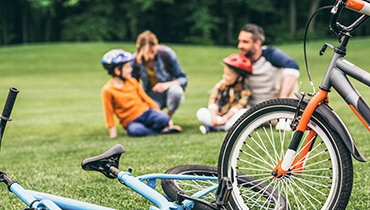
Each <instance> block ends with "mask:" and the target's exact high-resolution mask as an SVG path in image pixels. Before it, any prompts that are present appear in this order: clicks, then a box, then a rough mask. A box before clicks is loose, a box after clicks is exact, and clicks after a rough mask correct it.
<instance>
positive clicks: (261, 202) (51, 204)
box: [0, 88, 285, 210]
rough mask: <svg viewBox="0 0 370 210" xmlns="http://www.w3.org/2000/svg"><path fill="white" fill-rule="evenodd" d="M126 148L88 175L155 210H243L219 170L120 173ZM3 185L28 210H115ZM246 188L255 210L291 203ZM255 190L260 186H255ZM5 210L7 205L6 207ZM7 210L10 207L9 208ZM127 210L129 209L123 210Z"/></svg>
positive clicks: (0, 125)
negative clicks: (126, 190) (232, 198)
mask: <svg viewBox="0 0 370 210" xmlns="http://www.w3.org/2000/svg"><path fill="white" fill-rule="evenodd" d="M17 94H18V90H17V89H15V88H11V89H10V91H9V94H8V97H7V100H6V103H5V105H4V109H3V112H2V115H0V118H1V120H0V145H1V140H2V136H3V133H4V129H5V126H6V124H7V122H8V121H9V120H11V118H10V113H11V111H12V108H13V105H14V102H15V99H16V96H17ZM124 152H125V148H124V147H123V146H121V145H119V144H117V145H115V146H113V147H112V148H110V149H109V150H107V151H106V152H104V153H103V154H101V155H98V156H95V157H91V158H87V159H85V160H84V161H83V162H82V163H81V166H82V168H83V169H84V170H89V171H91V170H92V171H98V172H101V173H103V174H104V175H105V176H106V177H108V178H111V179H118V181H119V182H120V183H121V184H124V185H125V186H127V187H129V188H130V189H132V190H133V191H135V192H137V193H138V194H140V195H142V196H143V197H144V198H146V199H147V200H149V201H151V202H152V203H153V204H154V205H155V206H152V207H150V209H151V210H155V209H160V210H192V209H198V210H212V209H226V208H229V209H241V208H240V206H238V205H225V204H226V203H227V202H228V198H229V195H230V192H231V191H232V190H233V189H232V186H231V180H229V179H227V178H222V179H220V180H219V179H218V173H217V168H216V167H209V166H199V165H184V166H178V167H174V168H172V169H169V170H168V171H166V173H164V174H146V175H142V176H139V177H134V176H132V174H131V172H132V170H131V169H128V171H121V170H119V169H118V166H119V160H120V157H121V155H122V154H123V153H124ZM158 179H161V180H162V181H161V185H162V188H163V191H164V192H165V193H166V195H167V196H165V195H162V194H161V193H159V192H158V191H156V190H155V187H156V186H157V180H158ZM0 182H3V183H5V184H6V185H7V186H8V189H9V191H11V192H12V193H14V194H15V195H16V196H17V197H18V198H19V199H20V200H21V201H23V202H24V203H25V204H26V205H27V206H28V207H27V208H25V210H48V209H49V210H59V209H73V210H79V209H84V210H93V209H99V210H108V209H109V210H111V209H112V208H108V207H104V206H99V205H95V204H91V203H87V202H82V201H78V200H74V199H69V198H65V197H60V196H56V195H52V194H48V193H43V192H37V191H33V190H27V189H24V188H23V187H22V186H21V185H20V184H19V183H18V182H17V181H15V180H11V179H10V178H9V177H8V176H7V175H6V174H5V173H4V172H1V171H0ZM237 183H238V184H239V185H240V186H243V187H241V189H242V188H245V189H248V190H249V192H251V193H250V194H249V196H250V197H249V201H250V204H249V205H250V207H251V209H275V210H278V209H282V208H285V200H284V199H283V198H282V197H281V196H280V195H279V193H278V191H276V190H274V189H273V188H271V187H269V186H267V185H265V184H264V183H259V182H258V181H257V180H255V179H254V178H252V177H247V176H243V177H241V178H238V179H237ZM251 184H255V185H256V186H251ZM0 208H1V204H0ZM4 208H6V206H4ZM123 208H124V207H123Z"/></svg>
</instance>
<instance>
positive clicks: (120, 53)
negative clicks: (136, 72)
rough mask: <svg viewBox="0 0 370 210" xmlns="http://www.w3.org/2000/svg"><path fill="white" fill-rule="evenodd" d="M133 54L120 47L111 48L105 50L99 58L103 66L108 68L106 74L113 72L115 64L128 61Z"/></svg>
mask: <svg viewBox="0 0 370 210" xmlns="http://www.w3.org/2000/svg"><path fill="white" fill-rule="evenodd" d="M133 59H134V56H133V55H132V54H131V53H129V52H126V51H124V50H122V49H113V50H110V51H108V52H106V53H105V54H104V55H103V58H102V59H101V63H102V64H103V67H104V68H105V69H106V70H108V74H113V70H114V68H115V67H116V66H117V65H120V64H124V63H127V62H130V61H132V60H133Z"/></svg>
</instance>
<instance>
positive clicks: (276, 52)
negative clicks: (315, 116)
mask: <svg viewBox="0 0 370 210" xmlns="http://www.w3.org/2000/svg"><path fill="white" fill-rule="evenodd" d="M266 52H267V53H266V55H265V56H266V58H267V59H268V60H270V61H271V64H272V65H274V66H276V67H278V68H282V69H283V78H282V81H281V87H280V92H279V95H278V97H279V98H287V97H289V96H290V95H291V94H292V92H293V90H294V87H295V85H296V83H297V80H298V78H299V75H300V72H299V66H298V64H297V62H296V61H295V60H294V59H292V58H291V57H289V56H288V55H286V54H285V53H284V52H283V51H282V50H280V49H277V48H271V47H270V48H268V50H267V51H266Z"/></svg>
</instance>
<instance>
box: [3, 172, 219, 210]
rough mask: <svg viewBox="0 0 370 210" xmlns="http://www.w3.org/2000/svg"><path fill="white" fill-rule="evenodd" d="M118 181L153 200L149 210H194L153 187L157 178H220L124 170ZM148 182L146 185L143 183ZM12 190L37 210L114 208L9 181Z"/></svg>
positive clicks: (187, 202)
mask: <svg viewBox="0 0 370 210" xmlns="http://www.w3.org/2000/svg"><path fill="white" fill-rule="evenodd" d="M117 178H118V180H119V181H120V182H121V183H124V184H125V185H126V186H127V187H129V188H130V189H132V190H133V191H135V192H137V193H138V194H140V195H141V196H143V197H144V198H146V199H148V200H149V201H151V202H152V203H153V204H154V205H155V206H156V207H155V206H151V207H150V210H191V209H192V208H193V206H194V202H193V201H191V200H185V201H184V202H182V203H181V204H176V203H175V202H173V201H169V200H168V199H167V198H166V197H165V196H163V195H162V194H160V193H159V192H157V191H156V190H154V188H155V186H156V180H157V179H176V180H212V181H215V180H217V177H211V176H210V177H207V176H193V175H176V174H146V175H143V176H139V177H136V178H135V177H133V176H132V175H131V173H129V172H124V171H121V172H120V173H119V174H118V177H117ZM143 181H146V184H145V183H144V182H143ZM217 187H218V185H213V186H211V187H208V188H206V189H203V190H201V191H199V192H197V193H195V194H194V195H192V197H195V198H202V197H203V196H205V195H207V194H209V193H210V192H212V191H214V190H216V189H217ZM9 190H10V191H11V192H13V193H14V194H15V195H16V196H17V197H18V198H20V199H21V200H22V201H23V202H24V203H25V204H26V205H27V206H29V207H31V208H35V209H40V210H41V209H45V208H46V209H50V210H62V209H74V210H112V208H108V207H104V206H99V205H95V204H90V203H87V202H82V201H78V200H73V199H69V198H64V197H61V196H56V195H52V194H47V193H42V192H37V191H33V190H26V189H24V188H22V186H21V185H20V184H18V183H17V182H15V181H10V185H9Z"/></svg>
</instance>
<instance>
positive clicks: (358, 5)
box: [345, 0, 370, 16]
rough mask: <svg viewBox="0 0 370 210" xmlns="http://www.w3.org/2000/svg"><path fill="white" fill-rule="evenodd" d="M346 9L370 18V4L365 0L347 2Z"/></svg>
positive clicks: (348, 0)
mask: <svg viewBox="0 0 370 210" xmlns="http://www.w3.org/2000/svg"><path fill="white" fill-rule="evenodd" d="M345 7H346V8H348V9H351V10H353V11H355V12H358V13H361V14H365V15H369V16H370V4H369V3H368V2H366V1H363V0H347V1H346V3H345Z"/></svg>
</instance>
